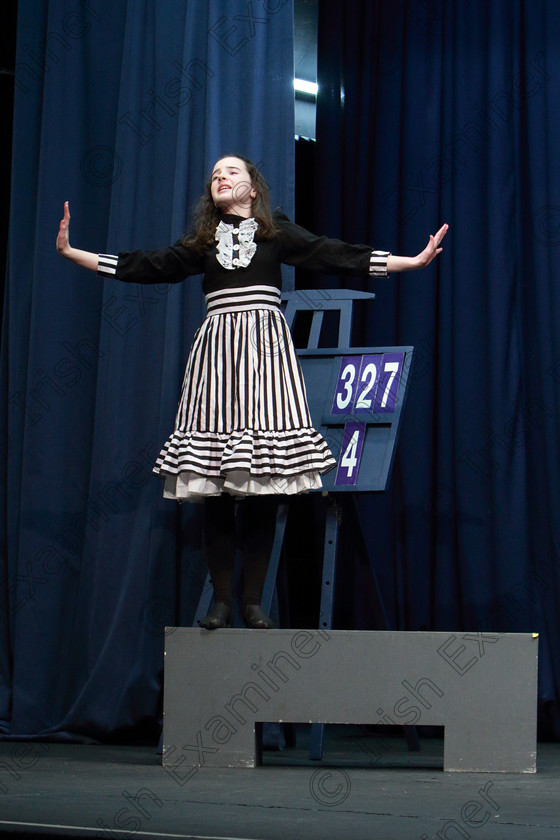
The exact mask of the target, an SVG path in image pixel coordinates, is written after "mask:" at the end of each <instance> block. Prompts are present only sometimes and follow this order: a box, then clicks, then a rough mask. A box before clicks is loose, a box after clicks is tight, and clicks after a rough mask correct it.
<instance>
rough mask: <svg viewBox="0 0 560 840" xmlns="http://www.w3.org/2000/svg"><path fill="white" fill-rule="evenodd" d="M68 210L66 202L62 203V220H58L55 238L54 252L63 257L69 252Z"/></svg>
mask: <svg viewBox="0 0 560 840" xmlns="http://www.w3.org/2000/svg"><path fill="white" fill-rule="evenodd" d="M69 234H70V209H69V207H68V202H67V201H65V202H64V218H63V219H61V220H60V227H59V229H58V236H57V237H56V250H57V251H58V253H59V254H62V256H63V257H64V256H65V255H66V254H67V253H68V251H69V250H70V237H69Z"/></svg>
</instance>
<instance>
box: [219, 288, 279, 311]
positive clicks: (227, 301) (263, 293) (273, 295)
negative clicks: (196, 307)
mask: <svg viewBox="0 0 560 840" xmlns="http://www.w3.org/2000/svg"><path fill="white" fill-rule="evenodd" d="M280 303H281V295H280V289H277V288H276V286H243V287H241V288H239V289H221V290H220V291H218V292H210V294H208V295H206V312H207V314H208V315H222V314H223V313H224V312H246V311H247V310H250V309H279V307H280Z"/></svg>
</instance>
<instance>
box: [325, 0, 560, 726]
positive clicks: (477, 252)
mask: <svg viewBox="0 0 560 840" xmlns="http://www.w3.org/2000/svg"><path fill="white" fill-rule="evenodd" d="M559 34H560V14H559V12H558V8H557V4H555V3H554V2H552V1H550V2H549V0H538V1H537V2H533V3H526V2H523V0H514V2H510V0H495V2H492V3H486V2H483V0H474V2H469V3H462V2H454V3H451V2H447V0H434V2H430V3H424V2H420V0H404V2H401V3H398V4H387V3H384V2H381V0H372V2H365V0H364V2H361V0H352V2H350V3H344V4H341V3H337V2H335V0H322V2H321V4H320V13H319V71H318V82H319V98H318V114H317V169H316V183H317V193H316V194H317V199H316V212H315V222H314V224H315V227H316V228H317V229H320V230H322V231H323V230H324V231H325V232H327V233H329V234H331V235H339V236H342V238H346V239H352V240H354V241H366V242H371V243H372V245H374V246H375V247H379V248H387V249H389V250H392V251H393V252H394V253H399V254H415V253H418V252H419V251H420V250H421V249H422V248H423V247H424V245H425V243H426V241H427V237H428V234H429V233H433V232H435V230H436V229H437V228H438V227H439V225H440V224H441V223H442V222H444V221H447V222H449V223H450V225H451V227H450V232H449V233H448V235H447V238H446V239H445V241H444V252H443V254H442V255H441V257H440V258H439V260H438V262H437V263H436V264H434V265H432V266H430V267H429V268H428V269H426V270H425V271H424V272H422V274H406V275H402V276H400V277H398V276H396V277H393V278H389V280H387V281H379V282H378V283H377V284H376V288H375V289H374V291H376V293H377V299H376V301H375V302H374V303H373V304H368V308H367V310H363V309H362V310H360V311H358V312H357V313H356V326H355V336H354V338H355V343H356V344H358V345H362V346H383V345H387V344H413V345H414V346H415V360H414V364H413V368H412V371H411V374H410V377H409V396H408V401H407V406H406V411H405V414H404V417H403V422H402V435H401V438H400V441H399V447H398V449H399V451H398V457H397V462H396V465H395V470H394V475H393V480H392V484H391V487H390V489H389V491H388V492H387V493H386V494H384V495H383V496H380V497H375V498H372V497H370V498H366V497H363V498H361V499H360V506H361V510H362V514H363V522H364V528H365V529H366V530H367V533H368V538H369V541H370V545H371V550H372V562H373V563H374V565H375V567H376V571H377V574H378V577H379V579H380V581H381V585H382V589H383V592H384V595H385V599H386V602H387V607H388V610H389V613H390V615H391V618H392V621H393V623H394V626H395V627H396V628H398V629H411V630H417V629H422V628H425V629H433V630H449V631H453V632H461V631H470V630H478V631H488V632H490V631H500V632H501V631H504V632H528V631H531V632H538V633H539V634H540V639H541V644H540V684H539V698H540V724H541V728H540V734H541V737H558V736H559V735H560V717H559V715H560V709H559V706H558V700H559V692H560V682H559V678H560V673H559V669H560V648H559V641H558V640H559V638H560V633H559V630H560V628H559V626H558V615H559V614H560V610H559V608H558V607H559V601H560V574H559V571H558V558H559V541H558V540H559V519H558V510H559V509H560V506H559V503H560V475H559V464H560V459H559V457H558V440H559V432H560V429H559V424H558V417H559V416H560V415H559V412H558V400H559V396H560V392H559V385H560V375H559V370H560V365H559V363H558V359H560V332H559V331H558V329H557V328H556V327H557V324H558V322H559V319H560V302H559V293H558V287H557V284H556V283H555V280H554V262H555V257H556V256H557V247H558V245H559V244H560V236H559V235H558V230H559V228H558V221H559V219H560V209H559V208H560V193H559V190H560V179H559V172H558V169H559V162H558V156H557V155H556V154H555V151H554V138H555V137H556V136H557V133H558V129H559V125H558V122H559V119H560V115H559V113H558V109H557V108H556V107H555V103H556V102H557V99H558V94H559V92H560V90H559V86H560V39H559ZM352 285H353V286H355V283H352ZM362 612H363V611H362ZM355 618H356V621H362V622H363V621H364V616H363V614H362V615H361V617H360V610H358V609H357V610H356V615H355Z"/></svg>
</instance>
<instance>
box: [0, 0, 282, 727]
mask: <svg viewBox="0 0 560 840" xmlns="http://www.w3.org/2000/svg"><path fill="white" fill-rule="evenodd" d="M292 78H293V4H292V3H291V2H290V1H289V0H283V2H278V3H276V2H271V0H258V2H253V3H250V4H249V5H247V3H245V2H240V0H233V2H232V1H231V0H228V2H225V0H210V2H200V0H188V2H185V0H134V2H132V0H127V2H122V3H112V2H109V0H95V2H92V3H83V4H81V5H78V6H76V9H72V10H69V8H68V5H67V4H66V3H65V2H64V0H44V2H43V3H41V4H39V8H38V7H37V4H36V3H34V2H31V0H20V3H19V25H18V53H17V62H16V80H15V85H16V105H15V125H14V155H13V185H12V191H13V199H12V209H11V219H12V226H11V232H10V241H9V271H8V279H7V293H6V306H5V317H4V331H3V348H2V376H3V380H2V388H3V390H2V398H3V415H4V417H5V424H4V429H5V435H6V439H5V441H6V447H2V451H3V452H4V451H5V452H6V453H7V454H6V458H5V460H4V463H3V470H4V474H5V477H6V481H5V492H6V495H5V497H4V498H3V500H2V505H3V507H2V531H3V540H2V542H3V548H4V558H3V574H2V578H1V579H0V580H1V583H0V589H1V591H0V626H1V633H0V732H2V733H4V736H5V737H25V736H26V735H28V736H30V737H36V736H37V735H40V736H42V737H49V736H50V737H52V738H57V739H62V738H66V739H71V740H77V739H82V740H92V739H93V740H111V739H117V738H120V739H131V738H134V739H139V738H148V739H154V738H157V734H158V726H159V719H160V714H161V711H160V703H161V671H162V666H163V640H164V626H165V625H166V624H167V625H173V624H177V623H187V624H188V623H190V621H192V615H193V610H194V605H195V603H196V601H197V600H198V595H199V593H200V589H201V587H202V583H203V580H204V576H205V571H204V569H203V564H202V559H201V524H200V518H199V511H198V509H197V507H196V506H194V505H185V506H183V507H178V506H177V505H176V504H175V503H173V502H167V501H164V500H163V499H162V498H161V490H162V486H161V482H160V481H159V480H158V479H156V478H155V477H154V476H152V475H151V468H152V464H153V461H154V459H155V456H156V455H157V453H158V451H159V449H160V447H161V446H162V445H163V442H164V441H165V440H166V438H167V436H168V435H169V433H170V432H171V430H172V427H173V422H174V416H175V411H176V405H177V401H178V397H179V391H180V385H181V380H182V374H183V369H184V363H185V360H186V356H187V353H188V349H189V346H190V343H191V340H192V336H193V334H194V331H195V329H196V327H197V326H198V325H199V323H200V321H201V319H202V317H203V314H204V299H203V296H202V292H201V282H200V278H194V279H191V280H189V281H186V282H185V283H183V284H179V285H178V286H174V287H170V286H166V285H156V286H136V285H132V286H130V285H129V284H119V283H118V281H111V280H101V278H99V277H96V276H94V275H92V274H89V273H88V272H86V271H84V270H83V269H80V268H79V267H77V266H75V265H73V264H70V263H65V262H64V261H63V260H61V259H60V257H58V255H57V254H56V252H55V248H54V240H55V236H56V230H57V226H58V221H59V219H60V218H61V215H62V209H63V202H64V201H65V200H68V201H69V202H70V211H71V214H72V221H71V242H72V244H73V245H75V246H77V247H82V248H85V249H87V250H91V251H94V252H101V253H115V252H117V251H123V250H130V249H134V248H152V247H158V246H162V245H165V244H168V243H171V242H172V241H174V240H175V239H177V238H178V237H180V236H181V235H182V234H183V233H184V232H185V231H186V230H187V227H188V225H189V224H190V220H191V218H192V216H191V211H192V206H193V204H194V202H195V200H196V198H197V197H198V196H199V195H200V194H201V192H202V190H203V187H204V181H205V179H206V178H207V177H208V175H209V172H210V169H211V166H212V164H213V163H214V162H215V160H216V159H217V158H218V157H220V156H221V155H223V154H227V153H239V154H243V155H246V156H248V157H250V158H252V159H253V160H254V161H256V162H257V163H258V164H259V166H260V167H261V168H262V169H263V172H264V174H265V177H266V178H267V180H268V181H269V183H270V186H271V190H272V197H273V203H274V204H282V205H284V206H285V207H286V208H287V211H288V212H291V211H292V202H293V154H294V153H293V124H294V118H293V87H292Z"/></svg>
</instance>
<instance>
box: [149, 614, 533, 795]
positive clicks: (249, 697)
mask: <svg viewBox="0 0 560 840" xmlns="http://www.w3.org/2000/svg"><path fill="white" fill-rule="evenodd" d="M166 632H167V635H166V652H165V653H166V656H165V686H164V727H163V744H164V747H163V766H164V768H165V769H166V770H167V771H168V772H169V773H170V774H172V775H173V777H174V778H175V780H176V781H177V782H179V783H184V782H185V781H187V779H188V778H190V776H191V775H192V773H193V772H196V770H193V769H192V768H198V767H201V766H205V767H255V766H256V765H258V764H259V763H260V750H259V744H258V743H257V741H258V738H257V736H256V733H257V732H258V730H259V727H258V723H259V722H265V721H285V722H294V723H297V722H300V723H301V722H310V723H311V722H312V723H339V724H341V723H343V724H345V723H355V724H377V723H389V724H395V725H414V724H421V725H424V724H425V725H435V726H444V727H445V736H444V770H455V771H468V772H483V771H485V772H493V773H496V772H504V773H506V772H507V773H534V772H535V771H536V704H537V650H538V638H537V636H536V634H531V633H505V634H499V633H423V632H420V633H414V632H402V631H401V632H386V631H367V632H363V631H345V630H237V629H227V630H216V631H214V632H208V631H205V630H199V629H191V628H168V629H167V631H166Z"/></svg>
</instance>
